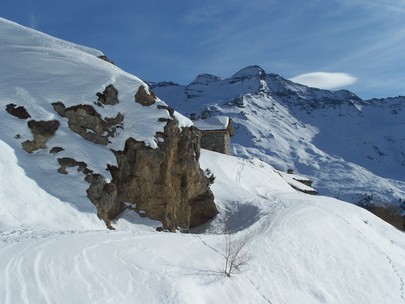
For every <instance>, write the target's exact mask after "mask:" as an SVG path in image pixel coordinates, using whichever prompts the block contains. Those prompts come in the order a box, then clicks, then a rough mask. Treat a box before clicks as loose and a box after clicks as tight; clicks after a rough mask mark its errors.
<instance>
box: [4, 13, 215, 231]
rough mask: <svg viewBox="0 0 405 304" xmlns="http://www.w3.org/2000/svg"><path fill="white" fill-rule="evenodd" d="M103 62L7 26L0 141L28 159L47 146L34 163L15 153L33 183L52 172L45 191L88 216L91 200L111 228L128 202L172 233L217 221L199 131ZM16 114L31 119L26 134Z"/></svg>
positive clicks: (143, 86) (142, 85) (94, 55)
mask: <svg viewBox="0 0 405 304" xmlns="http://www.w3.org/2000/svg"><path fill="white" fill-rule="evenodd" d="M100 57H103V56H102V53H101V52H99V51H96V50H93V49H89V48H86V47H81V46H78V45H75V44H72V43H68V42H64V41H62V40H58V39H55V38H53V37H50V36H48V35H45V34H42V33H40V32H37V31H35V30H31V29H27V28H25V27H22V26H19V25H17V24H15V23H12V22H9V21H7V20H4V19H2V18H0V67H1V76H2V81H1V82H0V92H2V96H1V98H0V102H1V108H2V109H6V107H7V105H9V106H8V111H7V112H6V110H3V111H0V118H1V120H2V124H1V125H0V129H1V132H0V134H1V140H4V141H5V142H6V143H7V144H8V145H10V146H12V147H13V149H14V150H18V149H20V150H21V144H22V145H23V148H24V149H25V150H26V151H27V152H29V153H32V152H33V151H36V150H38V149H45V148H47V145H49V151H46V152H45V153H34V154H32V155H30V156H27V155H25V154H26V153H18V151H17V152H16V155H18V156H19V163H21V166H22V167H24V168H25V169H26V168H29V170H27V172H28V173H27V174H30V175H31V178H33V179H34V180H37V179H38V176H43V174H44V173H43V172H46V173H45V175H46V176H47V178H49V180H47V181H46V182H44V181H43V180H41V181H38V183H42V184H41V186H42V187H44V188H47V191H51V192H52V194H53V195H55V196H56V197H58V198H61V199H63V201H66V202H68V203H71V204H73V205H75V206H78V209H80V210H81V209H82V208H83V206H85V205H86V204H88V205H89V206H87V208H84V209H86V211H89V212H90V211H91V210H94V206H93V205H92V204H91V203H90V201H91V202H92V203H93V204H94V205H95V206H96V207H97V213H98V216H99V218H101V219H103V220H104V221H105V223H106V224H107V226H108V227H109V228H111V227H112V226H111V223H110V219H111V218H115V217H116V216H118V215H119V214H120V211H122V208H123V207H122V206H123V205H124V202H131V203H132V204H136V206H139V208H140V209H137V211H140V210H144V211H145V215H147V216H150V217H152V218H154V219H159V220H161V221H162V222H163V225H164V227H165V228H167V229H168V230H171V231H173V230H175V229H176V228H177V227H180V228H182V229H188V228H189V227H190V225H198V224H200V223H203V222H204V221H206V220H207V219H209V218H212V217H213V216H214V215H215V214H216V212H217V210H216V207H215V204H214V200H213V195H212V193H211V192H210V189H209V182H208V181H207V179H206V178H205V176H204V174H203V173H202V171H201V169H200V165H199V162H198V157H199V153H200V150H199V149H200V146H199V133H198V131H197V130H196V129H195V128H194V127H192V122H191V121H190V120H189V119H187V118H185V117H184V116H182V115H181V114H179V113H178V112H176V111H174V110H173V109H171V108H170V107H168V106H167V105H166V104H165V103H164V102H163V101H162V100H160V99H159V98H157V97H156V96H155V94H154V93H153V92H152V91H151V90H150V88H149V87H148V86H147V84H146V83H145V82H143V81H142V80H140V79H139V78H137V77H135V76H133V75H130V74H128V73H126V72H124V71H122V70H120V69H119V68H118V67H116V66H114V65H112V64H110V63H108V62H105V61H103V60H101V59H105V58H101V59H100ZM16 105H18V106H16ZM20 107H21V108H20ZM23 109H26V111H27V113H29V114H27V113H24V110H23ZM10 114H11V115H10ZM57 114H59V116H60V117H59V118H58V120H55V117H58V115H57ZM15 115H18V116H19V118H28V115H30V116H31V119H32V120H31V121H30V122H28V128H27V126H26V121H24V120H23V119H16V118H15V117H13V116H15ZM16 130H18V134H15V133H16ZM56 130H57V132H56ZM55 132H56V133H55ZM77 135H80V136H77ZM32 136H33V137H34V139H33V140H31V138H32ZM57 147H58V148H57ZM113 151H114V152H113ZM48 152H50V153H48ZM56 154H57V157H56ZM107 167H108V168H110V171H111V172H110V171H107V170H106V168H107ZM114 168H115V169H114ZM77 171H78V172H77ZM38 172H40V173H38ZM58 172H59V173H62V174H63V175H61V174H59V173H58ZM110 174H111V175H112V176H110ZM65 175H68V177H66V176H65ZM84 175H85V176H84ZM98 176H99V178H96V177H98ZM53 178H55V180H56V179H57V180H59V182H58V183H57V186H55V187H53V186H50V185H51V184H52V185H54V184H53V180H52V179H53ZM61 179H62V180H63V179H64V181H61ZM107 179H110V180H112V182H111V183H110V182H106V180H107ZM65 181H66V182H65ZM86 182H88V183H90V188H89V184H88V183H86ZM55 183H56V182H55ZM60 185H62V186H60ZM72 185H73V186H72ZM106 185H107V186H106ZM114 187H115V189H116V194H114V193H115V190H114V189H113V188H114ZM72 189H74V190H75V191H77V192H78V193H75V194H72V193H71V192H72ZM86 190H88V191H87V194H88V197H86ZM77 197H80V199H79V201H78V199H77ZM197 197H198V198H201V197H203V198H204V199H202V200H197V199H196V198H197ZM89 199H90V201H89ZM199 203H201V204H203V206H202V207H201V208H200V206H198V204H199ZM207 206H208V207H207ZM194 209H195V210H197V209H198V210H199V211H198V212H193V210H194ZM200 209H201V210H203V212H201V210H200Z"/></svg>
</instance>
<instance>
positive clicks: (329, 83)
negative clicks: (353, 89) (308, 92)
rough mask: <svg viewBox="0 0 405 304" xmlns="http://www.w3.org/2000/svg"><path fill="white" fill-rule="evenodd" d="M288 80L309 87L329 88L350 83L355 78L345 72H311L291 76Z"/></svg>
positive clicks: (354, 80)
mask: <svg viewBox="0 0 405 304" xmlns="http://www.w3.org/2000/svg"><path fill="white" fill-rule="evenodd" d="M290 80H292V81H294V82H297V83H300V84H303V85H306V86H309V87H315V88H320V89H327V90H331V89H337V88H341V87H344V86H348V85H351V84H353V83H355V82H356V81H357V78H356V77H354V76H352V75H350V74H347V73H328V72H313V73H307V74H301V75H298V76H295V77H292V78H290Z"/></svg>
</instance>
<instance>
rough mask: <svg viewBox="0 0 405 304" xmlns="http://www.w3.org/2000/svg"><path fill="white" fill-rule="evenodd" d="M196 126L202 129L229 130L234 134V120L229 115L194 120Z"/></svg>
mask: <svg viewBox="0 0 405 304" xmlns="http://www.w3.org/2000/svg"><path fill="white" fill-rule="evenodd" d="M193 123H194V126H195V127H196V128H197V129H199V130H201V131H227V132H229V133H230V135H231V136H232V135H233V127H232V120H231V119H230V118H229V117H228V116H215V117H209V118H207V119H202V120H195V121H193Z"/></svg>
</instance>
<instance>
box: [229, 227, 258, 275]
mask: <svg viewBox="0 0 405 304" xmlns="http://www.w3.org/2000/svg"><path fill="white" fill-rule="evenodd" d="M249 239H250V237H249V236H245V237H240V238H236V237H235V236H234V235H232V234H231V232H230V231H229V230H226V231H225V234H224V249H223V253H222V256H223V257H224V259H225V264H224V273H225V274H226V276H227V277H230V276H231V274H233V273H235V272H240V271H241V268H242V267H243V266H245V265H246V264H248V263H249V261H250V260H251V259H252V255H251V254H250V253H249V251H248V250H247V248H246V244H247V242H248V241H249Z"/></svg>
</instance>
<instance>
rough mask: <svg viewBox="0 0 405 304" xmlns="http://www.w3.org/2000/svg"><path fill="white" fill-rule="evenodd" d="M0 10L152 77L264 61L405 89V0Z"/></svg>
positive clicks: (312, 76)
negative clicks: (101, 52) (96, 50)
mask: <svg viewBox="0 0 405 304" xmlns="http://www.w3.org/2000/svg"><path fill="white" fill-rule="evenodd" d="M0 16H1V17H3V18H6V19H9V20H12V21H15V22H17V23H20V24H22V25H25V26H29V27H32V28H35V29H37V30H40V31H42V32H45V33H48V34H50V35H53V36H56V37H58V38H62V39H65V40H69V41H72V42H75V43H78V44H83V45H86V46H90V47H94V48H97V49H99V50H101V51H103V52H104V53H105V54H106V55H107V56H108V57H110V58H111V59H112V60H113V61H115V62H116V64H117V65H118V66H120V67H121V68H123V69H124V70H126V71H128V72H130V73H132V74H135V75H137V76H139V77H141V78H143V79H146V80H153V81H162V80H172V81H175V82H178V83H180V84H187V83H189V82H191V81H192V80H193V79H194V78H195V77H196V76H197V75H198V74H201V73H210V74H215V75H218V76H221V77H229V76H231V75H232V74H234V73H235V72H237V71H238V70H240V69H241V68H243V67H245V66H248V65H254V64H257V65H260V66H261V67H262V68H263V69H265V71H266V72H268V73H270V72H271V73H276V74H280V75H281V76H283V77H285V78H291V79H294V80H297V81H300V82H303V83H308V84H310V85H312V86H318V87H325V88H331V89H339V88H346V89H349V90H351V91H353V92H354V93H356V94H358V95H359V96H360V97H362V98H371V97H387V96H397V95H405V0H373V1H370V0H307V1H302V0H252V1H246V0H245V1H241V0H215V1H214V0H205V1H196V0H171V1H164V0H148V1H143V0H142V1H138V0H116V1H111V0H109V1H107V0H97V1H96V0H86V1H83V0H80V1H77V0H70V1H55V0H1V2H0Z"/></svg>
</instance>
